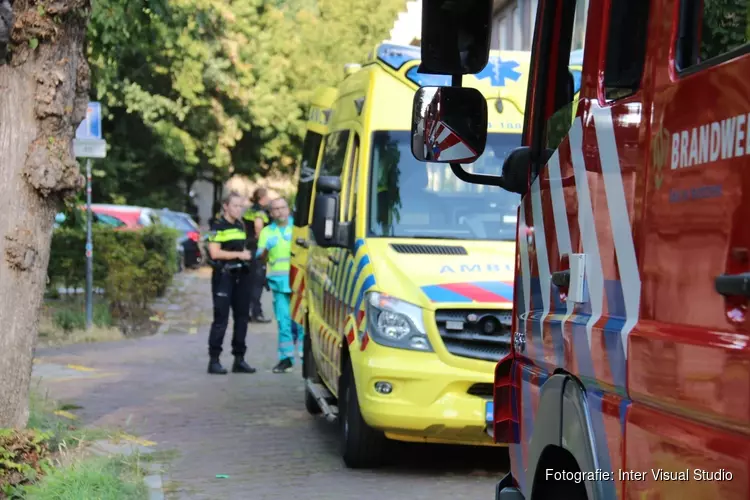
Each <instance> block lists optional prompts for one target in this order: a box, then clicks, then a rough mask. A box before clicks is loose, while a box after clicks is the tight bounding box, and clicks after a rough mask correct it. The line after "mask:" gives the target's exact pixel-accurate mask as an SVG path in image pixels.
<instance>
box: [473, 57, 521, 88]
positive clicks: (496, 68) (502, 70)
mask: <svg viewBox="0 0 750 500" xmlns="http://www.w3.org/2000/svg"><path fill="white" fill-rule="evenodd" d="M519 66H520V64H518V63H517V62H516V61H503V60H502V59H500V56H494V57H491V58H490V60H489V62H488V63H487V66H485V67H484V69H483V70H482V71H480V72H479V73H477V74H476V75H475V76H476V78H477V80H485V79H487V78H489V79H490V83H491V84H492V86H493V87H505V80H506V79H507V80H513V81H514V82H517V81H518V79H519V78H521V73H519V72H518V71H516V68H517V67H519Z"/></svg>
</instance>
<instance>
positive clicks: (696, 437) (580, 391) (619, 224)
mask: <svg viewBox="0 0 750 500" xmlns="http://www.w3.org/2000/svg"><path fill="white" fill-rule="evenodd" d="M578 1H579V2H583V0H578ZM575 3H576V2H575V1H571V0H539V11H538V13H537V23H536V32H535V37H534V44H533V53H532V67H531V71H532V74H531V76H530V78H529V92H528V101H527V105H526V122H525V126H524V140H523V144H525V145H526V146H528V147H529V148H530V155H531V158H532V159H534V158H549V159H548V160H546V161H544V162H542V161H539V163H538V165H537V166H536V167H535V164H534V161H533V160H532V168H531V173H530V176H529V184H528V191H527V192H526V193H525V194H524V195H523V198H522V202H521V206H520V208H519V215H518V239H517V256H516V281H515V286H516V293H515V303H514V308H515V314H514V323H513V332H514V342H513V344H514V345H513V349H512V352H511V354H510V355H509V356H508V357H507V358H505V359H504V360H502V361H501V362H500V363H499V364H498V366H497V370H496V380H495V401H494V437H495V440H496V441H497V442H509V443H512V444H511V445H510V458H511V473H510V474H509V475H508V476H506V478H504V479H503V481H501V483H500V484H499V485H498V490H497V498H508V499H522V498H525V499H529V498H533V499H534V500H539V499H548V498H550V499H552V498H561V499H562V498H565V499H574V500H578V499H584V498H587V499H588V500H610V499H649V500H656V499H660V500H674V499H677V500H679V499H686V500H687V499H706V500H709V499H732V500H747V499H748V498H750V346H748V340H749V337H750V335H749V333H750V327H749V321H750V319H749V318H748V310H747V306H748V298H749V297H750V274H747V273H749V272H750V55H748V52H750V45H748V43H747V42H748V32H750V28H748V18H749V17H750V6H748V2H747V0H736V1H729V2H708V1H707V0H706V1H705V5H704V2H703V1H701V0H651V1H643V2H641V1H634V0H632V1H631V0H628V1H627V2H626V1H617V0H602V1H596V0H591V1H590V4H589V7H588V15H587V23H586V33H585V42H584V48H583V73H582V84H581V91H580V96H579V97H578V98H577V99H576V100H575V102H573V100H571V98H572V92H570V88H569V87H570V84H569V81H568V79H567V67H568V63H569V56H570V52H571V50H570V49H571V45H572V44H571V39H572V38H573V27H574V24H575V18H574V14H573V11H574V10H575V9H574V6H575V5H574V4H575ZM587 3H588V2H587ZM743 9H744V14H743ZM730 11H731V12H730ZM727 32H729V34H727ZM743 33H744V35H743ZM566 113H567V116H566ZM561 124H562V125H561ZM545 152H546V156H545ZM550 155H551V156H550ZM576 485H578V486H576ZM555 492H557V493H555Z"/></svg>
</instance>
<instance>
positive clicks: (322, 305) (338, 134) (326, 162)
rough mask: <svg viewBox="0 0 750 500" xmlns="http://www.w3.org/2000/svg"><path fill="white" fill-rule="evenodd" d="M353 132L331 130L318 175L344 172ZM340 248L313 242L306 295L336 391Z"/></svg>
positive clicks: (322, 363)
mask: <svg viewBox="0 0 750 500" xmlns="http://www.w3.org/2000/svg"><path fill="white" fill-rule="evenodd" d="M350 136H351V133H350V131H349V130H348V129H343V130H336V131H334V132H330V133H329V134H328V137H327V138H326V144H325V148H324V150H323V157H322V159H321V162H320V168H319V169H318V176H336V177H343V176H344V166H345V164H346V159H347V152H348V146H349V142H350V141H349V139H350ZM343 185H344V182H343V179H342V186H343ZM311 238H312V237H311ZM337 250H338V249H333V248H330V249H329V248H322V247H319V246H317V245H311V247H310V257H309V259H308V276H309V278H310V283H309V286H310V293H309V294H308V295H307V297H308V300H311V303H310V304H308V309H309V311H310V314H309V321H310V329H311V332H310V338H311V340H312V343H313V352H314V353H315V363H316V366H317V367H318V371H319V373H320V375H321V377H322V378H323V380H324V381H325V382H326V384H327V385H328V387H329V388H330V389H331V390H333V391H334V392H335V390H336V382H337V380H338V366H336V364H335V358H336V357H337V348H336V346H337V344H338V339H337V336H338V332H336V330H335V329H334V328H332V326H333V325H334V321H333V318H334V312H335V287H334V279H333V277H334V272H335V271H336V270H337V268H336V258H335V255H336V252H337Z"/></svg>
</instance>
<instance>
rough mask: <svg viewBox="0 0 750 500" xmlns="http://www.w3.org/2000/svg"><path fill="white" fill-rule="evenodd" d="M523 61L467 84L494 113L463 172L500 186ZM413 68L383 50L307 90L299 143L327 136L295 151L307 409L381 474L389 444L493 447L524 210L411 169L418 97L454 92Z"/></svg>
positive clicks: (516, 130)
mask: <svg viewBox="0 0 750 500" xmlns="http://www.w3.org/2000/svg"><path fill="white" fill-rule="evenodd" d="M529 55H530V54H529V53H528V52H505V51H504V52H495V53H493V54H492V55H491V59H490V63H489V64H488V66H487V68H485V70H483V71H482V72H481V73H479V74H477V75H470V76H465V77H464V85H467V86H473V87H475V88H477V89H479V90H480V91H481V92H482V93H483V95H485V97H486V98H487V100H488V108H489V134H488V139H487V146H486V149H485V151H484V153H483V154H482V156H481V157H480V158H479V159H478V160H477V161H476V162H475V163H473V164H471V165H465V168H466V169H467V170H469V171H472V172H474V173H484V174H492V175H500V174H501V169H502V165H503V160H504V158H505V156H506V155H507V154H508V153H509V152H510V151H512V150H513V148H515V147H517V146H519V145H520V138H521V135H520V134H521V129H522V125H523V107H524V105H525V93H526V83H527V79H528V64H529ZM419 58H420V49H419V48H418V47H410V46H398V45H393V44H389V43H386V44H382V45H380V46H379V47H377V48H376V49H375V50H374V51H373V54H372V55H371V57H370V58H369V60H368V61H367V63H366V64H364V65H362V66H361V67H356V68H352V67H350V68H349V69H348V71H347V73H348V74H347V76H346V77H345V78H344V80H343V81H342V82H341V83H340V85H339V86H338V88H337V89H336V90H335V91H334V90H331V89H328V90H322V91H321V92H319V93H318V94H316V100H315V101H314V102H313V110H314V109H316V108H318V109H320V110H325V113H323V111H320V112H319V113H321V114H325V116H326V117H327V118H326V120H325V125H324V126H325V128H326V129H325V130H324V131H321V130H322V129H321V128H312V127H317V126H318V125H320V124H319V123H317V122H316V123H312V121H311V122H310V126H311V128H310V129H309V130H308V134H307V138H306V141H305V144H306V146H305V148H307V146H308V144H320V137H319V136H320V135H321V134H323V133H325V135H326V137H325V141H324V144H323V145H322V147H319V148H317V149H319V151H316V148H314V147H312V146H310V148H309V150H308V149H306V150H305V151H306V152H305V154H304V155H303V156H304V159H303V161H305V162H307V166H308V169H307V170H305V172H306V173H305V174H304V175H303V176H301V178H300V185H299V192H298V194H297V205H296V215H295V220H294V224H295V226H296V227H295V230H294V231H295V232H294V237H293V239H294V241H293V248H292V263H293V268H292V273H291V276H290V279H291V281H292V289H293V290H294V292H293V297H292V314H293V318H294V321H295V323H297V326H298V328H302V329H303V330H304V332H305V338H304V357H303V376H304V379H305V395H306V396H305V404H306V407H307V410H308V411H309V412H310V413H313V414H320V413H322V414H324V415H325V416H326V417H328V418H329V419H330V420H331V421H338V423H339V426H340V436H341V450H342V455H343V459H344V462H345V464H346V465H347V466H348V467H353V468H358V467H373V466H377V465H379V464H380V463H382V460H383V459H384V458H385V457H384V454H385V450H386V448H385V444H386V441H387V440H388V439H391V440H397V441H410V442H435V443H453V444H468V445H488V446H492V445H493V443H492V439H491V438H490V437H488V436H487V434H486V433H485V429H486V426H487V423H488V422H490V421H491V420H492V411H493V409H492V394H493V387H492V381H493V376H494V368H495V364H496V362H497V361H498V360H499V359H500V358H502V357H503V356H505V355H506V354H507V353H508V352H509V350H510V342H511V331H510V325H511V308H512V300H513V270H514V259H515V252H516V250H515V239H516V210H517V207H518V203H519V198H518V196H517V195H514V194H511V193H509V192H507V191H504V190H502V189H500V188H494V187H488V186H480V185H476V184H469V183H465V182H463V181H460V180H459V179H458V178H456V177H455V175H454V174H453V173H452V172H451V170H450V166H449V165H447V164H438V163H423V162H419V161H417V160H416V159H415V158H414V156H413V154H412V148H411V146H412V144H411V142H412V139H411V132H410V131H411V125H412V123H411V110H412V105H413V100H414V95H415V92H416V90H417V89H418V88H419V87H420V86H436V85H446V84H450V83H449V81H447V79H448V78H449V77H446V76H442V75H426V74H421V73H419ZM311 113H312V112H311ZM316 113H318V112H316ZM311 117H312V114H311ZM313 121H314V120H313ZM308 139H309V141H310V142H309V143H308ZM316 156H317V158H315V157H316ZM315 159H317V162H316V168H315V171H314V173H313V172H312V171H311V165H312V164H313V161H314V160H315ZM334 214H335V215H334Z"/></svg>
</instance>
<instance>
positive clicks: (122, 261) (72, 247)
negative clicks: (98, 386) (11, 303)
mask: <svg viewBox="0 0 750 500" xmlns="http://www.w3.org/2000/svg"><path fill="white" fill-rule="evenodd" d="M92 231H93V243H94V266H93V267H94V269H93V270H94V287H96V288H101V289H103V290H104V293H105V295H106V298H107V300H108V301H109V303H110V307H111V310H112V313H113V316H114V317H116V318H118V319H120V320H125V321H127V320H130V319H136V318H137V317H140V316H143V314H147V312H148V307H149V304H150V303H151V301H152V300H153V299H155V298H156V297H159V296H161V295H163V294H164V292H165V291H166V290H167V287H168V286H169V284H170V282H171V281H172V277H173V276H174V274H175V272H177V263H178V260H177V259H178V254H177V248H176V244H175V237H176V233H175V232H174V230H172V229H168V228H164V227H161V226H152V227H148V228H144V229H140V230H137V231H115V230H113V229H111V228H107V227H94V228H93V230H92ZM85 248H86V232H85V231H84V230H82V229H81V228H79V227H60V228H57V229H55V232H54V234H53V236H52V249H51V255H50V262H49V269H48V277H49V285H50V286H52V287H55V288H57V287H60V286H62V287H65V288H71V287H73V288H78V287H83V286H85V284H86V258H85V253H84V252H85ZM123 326H124V325H123Z"/></svg>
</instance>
